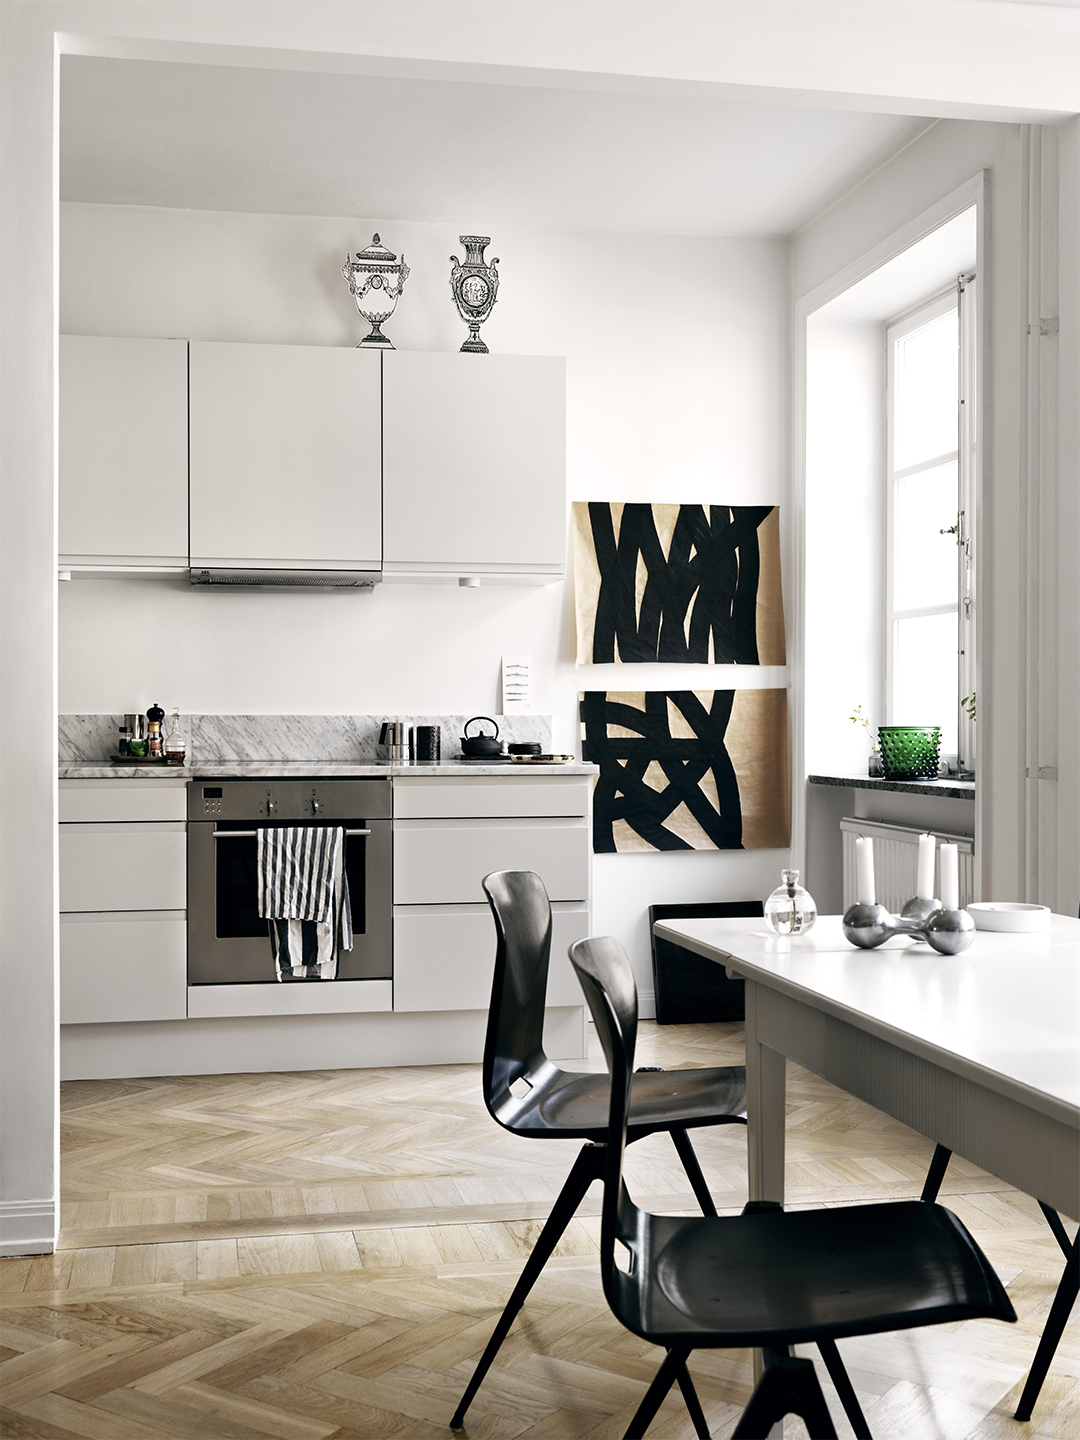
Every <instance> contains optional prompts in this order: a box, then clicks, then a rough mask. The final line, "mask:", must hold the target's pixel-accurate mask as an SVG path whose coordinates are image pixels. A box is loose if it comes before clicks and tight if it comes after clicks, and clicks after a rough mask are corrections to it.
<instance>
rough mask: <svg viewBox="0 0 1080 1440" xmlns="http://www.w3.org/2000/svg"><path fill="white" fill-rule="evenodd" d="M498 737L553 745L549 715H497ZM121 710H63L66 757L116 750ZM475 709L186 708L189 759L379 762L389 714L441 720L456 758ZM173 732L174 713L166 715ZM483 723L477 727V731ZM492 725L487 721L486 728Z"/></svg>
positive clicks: (65, 761)
mask: <svg viewBox="0 0 1080 1440" xmlns="http://www.w3.org/2000/svg"><path fill="white" fill-rule="evenodd" d="M492 718H493V719H494V720H495V721H496V723H497V724H498V726H499V739H500V740H507V741H509V742H510V743H511V744H515V743H521V742H524V741H527V740H536V741H539V743H540V745H541V747H542V748H543V749H544V750H550V749H551V716H550V715H496V716H494V717H492ZM123 719H124V717H123V716H122V715H61V716H60V737H59V740H60V764H61V765H97V764H101V763H102V762H104V761H107V760H108V757H109V756H110V755H115V754H116V745H117V732H118V729H119V727H120V725H121V724H122V723H123ZM469 719H470V716H468V715H181V717H180V727H181V729H182V730H183V732H184V735H185V736H186V738H187V742H188V750H187V761H188V764H189V765H190V764H192V763H194V762H197V763H198V764H200V765H214V764H219V763H223V762H227V761H237V760H240V761H259V760H268V761H271V760H272V761H289V760H311V761H321V762H323V763H326V764H332V763H335V762H337V763H350V762H352V763H360V764H374V763H375V762H376V761H379V760H385V759H386V757H387V749H386V746H384V745H380V744H379V730H380V729H381V727H382V725H383V724H384V723H385V722H386V721H396V720H400V721H401V722H402V723H403V724H404V725H405V726H409V725H438V726H439V729H440V731H441V734H442V755H443V759H444V760H453V759H456V758H457V756H458V754H459V752H460V744H459V741H460V737H461V733H462V730H463V729H464V727H465V723H466V721H468V720H469ZM164 728H165V731H166V733H168V730H169V728H170V719H169V718H168V717H167V718H166V720H165V726H164ZM479 728H480V727H474V730H473V733H474V734H475V733H476V732H477V730H478V729H479ZM485 728H486V727H485Z"/></svg>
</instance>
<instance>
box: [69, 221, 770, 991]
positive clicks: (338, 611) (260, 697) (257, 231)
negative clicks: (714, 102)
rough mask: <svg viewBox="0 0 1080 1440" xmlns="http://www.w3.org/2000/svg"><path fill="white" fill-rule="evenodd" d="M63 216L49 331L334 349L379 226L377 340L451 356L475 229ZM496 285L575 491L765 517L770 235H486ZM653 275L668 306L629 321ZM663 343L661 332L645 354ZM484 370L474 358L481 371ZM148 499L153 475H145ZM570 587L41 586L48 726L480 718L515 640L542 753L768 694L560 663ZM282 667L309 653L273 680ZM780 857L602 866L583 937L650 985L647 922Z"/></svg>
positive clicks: (665, 858)
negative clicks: (157, 719)
mask: <svg viewBox="0 0 1080 1440" xmlns="http://www.w3.org/2000/svg"><path fill="white" fill-rule="evenodd" d="M476 220H477V217H475V216H471V215H466V216H463V217H462V219H461V223H460V224H459V225H458V226H456V227H455V226H451V225H442V226H438V225H430V224H423V225H421V224H406V223H400V222H383V221H381V220H369V221H355V220H346V219H336V218H322V217H311V218H308V217H299V218H298V217H295V216H279V215H243V214H231V213H209V212H201V211H181V210H158V209H150V208H138V207H128V206H101V205H83V204H65V205H62V206H61V265H60V276H61V291H60V294H61V301H60V318H61V329H62V330H63V331H65V332H68V333H81V334H115V335H149V336H168V335H172V336H187V337H191V338H196V339H203V340H256V341H263V342H280V343H288V344H309V345H349V344H354V343H355V342H356V340H357V339H358V338H359V337H360V336H361V335H362V334H364V333H365V331H366V329H367V326H366V325H365V324H364V323H363V322H362V321H361V320H360V318H359V316H358V315H357V314H356V312H355V309H354V307H353V304H352V300H351V298H350V296H349V293H348V289H347V287H346V285H345V282H344V281H343V280H342V278H341V275H340V273H339V272H340V267H341V264H342V261H343V259H344V257H345V252H346V250H350V249H351V250H357V249H360V248H362V247H363V246H364V245H365V244H367V243H368V242H369V240H370V238H371V235H372V233H373V232H374V231H375V230H378V231H379V233H380V235H381V236H382V239H383V242H384V243H385V244H387V245H389V246H390V247H391V248H392V249H394V250H395V251H396V252H397V253H399V254H404V256H405V258H406V260H407V262H408V264H409V265H410V267H411V268H412V274H411V275H410V278H409V280H408V282H407V283H406V286H405V292H404V295H403V297H402V299H401V301H400V302H399V305H398V311H397V313H396V314H395V316H394V318H393V320H391V321H390V322H389V323H388V324H387V326H386V330H387V332H388V333H389V335H390V336H391V338H392V339H393V340H394V343H395V345H397V347H398V348H399V349H420V350H423V349H439V350H450V349H457V348H458V346H459V345H460V344H461V341H462V339H463V338H464V335H465V327H464V326H463V325H462V324H461V322H460V320H459V319H458V318H457V314H456V312H455V310H454V308H453V304H452V302H451V298H450V288H449V283H448V276H449V270H450V266H449V263H448V257H449V255H450V254H451V252H452V251H453V250H455V249H458V250H460V248H461V247H460V246H459V245H458V244H457V240H458V233H459V232H463V231H465V230H466V229H468V230H470V231H475V230H477V229H478V228H479V229H481V231H482V232H483V233H488V231H487V230H486V228H485V227H483V226H480V227H478V226H477V224H476ZM491 233H492V234H493V236H494V240H493V243H492V245H491V246H490V247H489V254H494V255H497V256H499V257H501V261H502V263H501V266H500V272H501V275H502V287H501V289H500V295H499V301H498V304H497V305H496V307H495V310H494V311H493V314H492V317H491V319H490V320H489V321H488V322H487V324H486V325H485V327H484V334H485V338H486V340H487V342H488V344H489V345H490V347H491V348H492V350H493V351H501V352H504V353H526V354H565V355H566V357H567V432H568V433H567V472H568V487H567V488H568V494H569V498H570V499H583V500H596V499H611V500H715V501H726V502H732V503H735V504H759V503H779V502H780V501H781V500H782V498H783V493H784V486H785V479H786V477H785V475H784V473H783V459H782V457H783V453H784V449H785V443H784V430H785V424H786V416H787V395H786V376H787V364H788V360H787V334H786V307H787V246H786V243H785V242H782V241H775V240H705V239H696V238H676V239H672V238H671V237H670V236H665V237H663V238H654V237H648V236H645V237H642V236H626V235H612V234H602V235H600V234H568V233H565V232H561V231H554V230H543V231H541V230H527V229H513V228H508V227H505V226H498V225H493V226H492V227H491ZM657 268H662V269H663V271H664V274H665V276H666V277H667V281H666V286H665V293H666V295H667V297H668V301H667V305H666V308H665V311H664V313H663V315H656V314H654V313H646V312H644V311H643V310H642V309H641V308H640V306H639V304H638V297H639V295H641V294H642V293H643V292H644V290H645V288H646V287H645V284H644V277H645V276H647V275H649V274H650V273H654V272H655V270H656V269H657ZM658 333H660V334H662V337H663V343H662V344H660V343H658V342H657V334H658ZM478 363H481V364H482V363H483V362H482V360H481V361H478ZM147 489H148V495H152V489H153V477H151V476H148V477H147ZM572 603H573V595H572V584H571V583H569V582H568V583H566V584H565V585H564V584H559V585H552V586H546V587H543V588H539V589H531V588H528V589H526V588H518V587H512V588H510V587H508V588H502V589H500V588H484V587H481V588H480V589H478V590H462V589H458V588H457V587H455V586H447V587H443V586H439V587H430V586H401V585H389V584H384V585H382V586H378V587H376V590H375V592H374V594H373V595H371V596H356V595H349V594H318V593H301V594H289V593H287V592H283V593H274V592H271V593H252V592H236V593H232V592H225V593H220V592H213V591H211V592H205V591H196V592H194V593H193V592H192V590H191V587H190V586H189V585H187V583H186V582H184V581H179V580H177V581H165V582H162V581H141V582H135V581H126V580H122V581H115V582H108V581H99V580H93V581H88V580H76V581H73V582H72V583H70V584H67V585H63V586H61V589H60V599H59V607H60V631H59V633H60V652H59V653H60V662H59V670H60V710H61V712H111V711H124V710H130V709H131V708H133V707H135V706H138V707H139V708H142V709H145V708H146V705H147V704H149V703H151V702H152V701H153V700H154V699H158V700H160V701H161V703H162V704H169V705H171V704H173V703H179V704H180V706H181V708H182V709H185V710H191V711H199V712H215V711H216V712H222V713H229V712H242V713H251V712H255V713H258V712H283V713H292V712H297V713H312V714H319V713H326V714H364V713H367V712H372V713H379V712H386V713H403V712H404V713H408V712H410V711H416V712H426V713H447V712H449V713H454V712H466V713H473V712H481V713H489V714H490V713H492V711H493V710H494V709H495V708H496V707H497V705H498V699H499V666H500V659H501V656H502V654H503V653H504V652H506V651H509V650H525V651H527V652H530V653H531V654H532V656H533V663H534V666H535V670H536V677H535V703H536V708H537V709H538V710H540V711H543V712H548V711H550V713H551V714H552V717H553V725H554V737H553V738H554V743H555V744H556V746H557V747H558V748H565V749H568V750H570V751H574V750H576V749H577V743H578V740H577V725H576V702H577V694H578V691H579V689H580V688H582V687H584V686H588V687H589V688H607V687H611V688H625V689H636V688H645V687H646V686H647V687H648V688H651V689H657V688H663V686H664V685H665V684H678V685H682V686H692V687H693V688H696V689H706V688H712V687H715V686H718V685H719V686H722V687H727V686H732V685H739V684H741V685H755V684H761V683H766V684H773V685H775V684H781V685H782V684H784V683H785V680H786V673H785V671H784V669H783V668H781V667H776V668H774V669H771V670H769V671H768V672H765V679H764V681H763V679H762V672H759V671H758V670H756V669H749V668H746V667H743V668H741V669H738V670H736V669H735V668H734V667H723V668H712V667H709V668H703V667H700V666H687V667H669V666H664V667H658V666H634V667H627V666H605V667H602V668H601V667H597V669H596V671H595V672H593V671H591V670H590V669H589V668H584V669H581V670H579V669H577V668H576V667H575V664H574V637H573V612H572ZM282 654H288V655H296V656H302V657H303V658H302V659H298V660H297V661H296V662H295V663H292V664H290V665H289V666H288V667H282V665H281V664H280V661H279V657H280V655H282ZM785 855H786V852H783V851H769V852H743V853H732V852H729V853H725V854H716V853H708V854H700V855H698V854H691V855H688V854H676V855H646V856H600V857H597V862H596V868H595V898H596V924H597V928H598V929H600V930H602V931H604V932H606V933H614V934H618V935H620V936H621V937H622V938H623V939H624V941H625V943H626V944H627V946H628V948H629V949H630V950H631V953H632V958H633V960H634V965H635V969H636V971H637V975H638V980H639V984H640V986H641V989H642V991H643V992H645V993H643V1008H645V1009H646V1011H647V1008H648V1003H649V996H648V992H651V990H652V977H651V970H650V963H649V941H648V929H647V921H646V915H645V911H646V909H647V907H648V906H649V905H650V904H658V903H661V902H670V901H681V900H714V899H724V898H731V899H745V898H748V897H755V896H764V895H766V894H768V892H769V891H770V890H771V889H772V888H773V885H774V884H775V883H776V878H777V875H778V872H779V869H780V867H781V865H782V864H783V863H784V860H785Z"/></svg>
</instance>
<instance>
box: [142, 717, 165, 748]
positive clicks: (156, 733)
mask: <svg viewBox="0 0 1080 1440" xmlns="http://www.w3.org/2000/svg"><path fill="white" fill-rule="evenodd" d="M146 718H147V720H149V722H150V733H149V734H148V735H147V737H146V739H147V746H146V749H147V754H148V755H149V756H150V757H151V759H157V760H160V759H161V758H162V744H163V741H162V736H161V722H162V721H163V720H164V719H165V711H164V710H163V709H162V708H161V706H160V705H151V706H150V709H149V710H147V712H146Z"/></svg>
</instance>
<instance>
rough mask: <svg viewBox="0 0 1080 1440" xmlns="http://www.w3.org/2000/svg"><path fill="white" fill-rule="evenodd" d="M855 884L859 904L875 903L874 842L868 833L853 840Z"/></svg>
mask: <svg viewBox="0 0 1080 1440" xmlns="http://www.w3.org/2000/svg"><path fill="white" fill-rule="evenodd" d="M855 871H856V884H857V888H858V892H859V904H860V905H876V904H877V891H876V890H875V889H874V842H873V840H871V839H870V837H869V836H868V835H859V836H857V837H856V840H855Z"/></svg>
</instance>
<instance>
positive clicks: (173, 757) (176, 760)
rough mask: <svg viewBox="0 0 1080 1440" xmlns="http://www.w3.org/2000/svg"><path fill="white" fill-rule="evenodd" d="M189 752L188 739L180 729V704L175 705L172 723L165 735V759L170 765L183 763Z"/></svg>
mask: <svg viewBox="0 0 1080 1440" xmlns="http://www.w3.org/2000/svg"><path fill="white" fill-rule="evenodd" d="M186 754H187V741H186V740H185V739H184V736H183V734H182V732H181V730H180V706H179V705H174V706H173V712H172V725H171V727H170V729H169V733H168V735H167V736H166V737H165V761H166V763H167V764H169V765H183V763H184V756H185V755H186Z"/></svg>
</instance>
